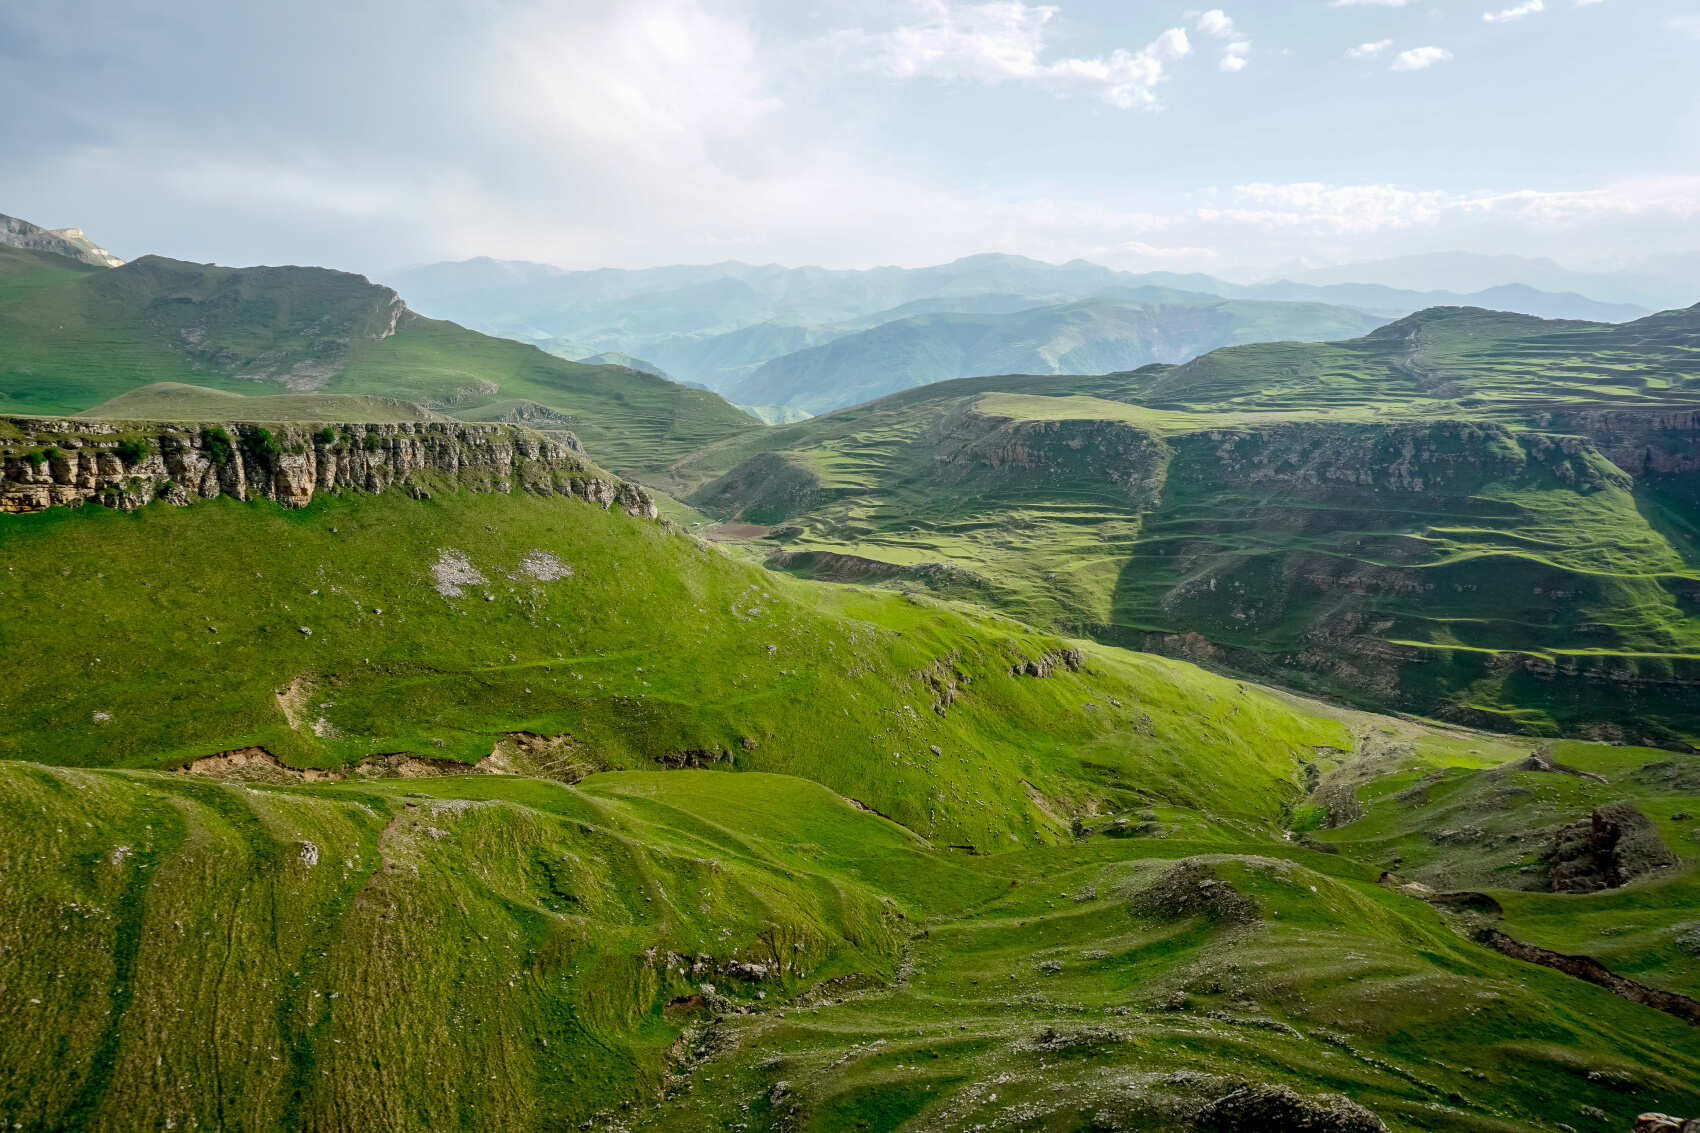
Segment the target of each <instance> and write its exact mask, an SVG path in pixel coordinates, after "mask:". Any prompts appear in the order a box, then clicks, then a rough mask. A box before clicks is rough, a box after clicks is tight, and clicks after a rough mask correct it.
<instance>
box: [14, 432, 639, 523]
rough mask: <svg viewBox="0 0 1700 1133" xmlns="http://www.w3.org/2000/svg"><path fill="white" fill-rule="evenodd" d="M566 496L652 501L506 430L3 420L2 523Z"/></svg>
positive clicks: (537, 436)
mask: <svg viewBox="0 0 1700 1133" xmlns="http://www.w3.org/2000/svg"><path fill="white" fill-rule="evenodd" d="M392 487H400V488H402V489H404V490H406V491H409V492H411V493H412V494H413V495H415V496H429V495H430V494H431V492H432V491H433V490H460V489H465V490H470V491H486V492H511V491H513V490H514V489H515V488H516V487H517V488H520V489H523V490H525V491H527V492H533V493H537V494H540V495H562V496H573V497H577V498H579V499H583V500H588V501H590V502H592V503H596V504H600V505H601V506H602V507H604V508H607V507H612V506H614V505H615V504H618V505H619V506H620V507H622V508H623V509H625V510H626V511H628V512H630V513H631V514H633V515H639V516H644V517H647V518H650V519H654V518H655V517H656V515H657V514H658V513H657V511H656V506H655V501H654V499H653V498H652V497H651V496H650V494H649V493H648V492H646V491H644V489H643V488H641V487H639V486H638V485H636V484H631V483H627V482H625V481H623V480H620V479H618V478H616V477H614V476H613V475H611V474H609V473H607V472H605V471H603V470H602V469H600V468H598V467H597V466H596V465H594V464H592V463H591V462H590V460H589V458H588V457H586V456H585V454H584V450H583V449H582V448H580V447H579V445H578V442H577V440H576V439H575V438H573V437H572V436H571V435H570V434H565V435H561V434H557V435H553V436H544V435H543V434H541V433H537V432H534V431H532V430H530V429H525V428H519V427H516V426H513V425H481V424H465V423H460V422H441V421H429V422H425V421H406V422H400V423H397V424H388V425H369V424H339V425H259V424H243V423H217V424H214V423H196V424H176V423H174V424H160V423H149V424H146V425H137V424H130V423H124V422H93V421H76V420H69V419H64V420H60V419H49V418H35V417H10V418H0V513H4V512H13V513H16V512H31V511H40V510H42V509H43V508H49V507H77V506H80V505H82V504H85V503H95V504H99V505H102V506H105V507H112V508H118V509H120V510H123V511H134V510H135V509H137V508H140V507H142V506H144V505H146V504H148V503H150V502H152V501H153V500H155V499H161V500H165V501H166V502H168V503H172V504H177V505H180V506H181V505H186V504H189V503H191V502H193V501H194V500H196V499H211V498H213V497H216V496H234V497H235V498H237V499H239V500H254V499H265V500H273V501H275V502H277V503H278V504H281V505H282V506H284V507H304V506H306V505H307V504H308V503H309V502H310V501H311V500H312V498H313V496H314V494H315V493H317V492H338V491H345V490H349V491H362V492H382V491H385V490H387V489H389V488H392Z"/></svg>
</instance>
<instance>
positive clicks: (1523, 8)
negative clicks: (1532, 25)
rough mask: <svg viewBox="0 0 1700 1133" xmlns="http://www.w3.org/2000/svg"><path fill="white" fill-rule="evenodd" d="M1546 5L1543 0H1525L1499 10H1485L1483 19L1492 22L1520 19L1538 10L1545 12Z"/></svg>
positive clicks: (1508, 21) (1500, 22)
mask: <svg viewBox="0 0 1700 1133" xmlns="http://www.w3.org/2000/svg"><path fill="white" fill-rule="evenodd" d="M1546 7H1547V6H1546V4H1545V3H1543V0H1525V2H1524V3H1522V4H1518V5H1516V6H1515V7H1511V8H1501V9H1500V10H1499V11H1497V12H1483V13H1482V19H1484V20H1486V21H1487V22H1488V23H1490V24H1506V23H1510V22H1511V21H1512V20H1520V19H1522V18H1523V17H1524V16H1533V15H1535V14H1536V13H1537V12H1544V11H1546Z"/></svg>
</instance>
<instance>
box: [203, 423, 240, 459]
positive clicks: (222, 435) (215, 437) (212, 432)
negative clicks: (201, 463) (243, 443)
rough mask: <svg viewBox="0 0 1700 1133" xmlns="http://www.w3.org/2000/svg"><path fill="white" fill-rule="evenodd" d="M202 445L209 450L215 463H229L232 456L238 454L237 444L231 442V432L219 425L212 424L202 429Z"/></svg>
mask: <svg viewBox="0 0 1700 1133" xmlns="http://www.w3.org/2000/svg"><path fill="white" fill-rule="evenodd" d="M201 447H202V448H204V449H206V450H207V455H208V456H210V457H212V462H213V463H214V464H229V463H230V458H231V457H233V456H235V455H236V446H235V445H233V444H231V443H230V434H229V433H227V432H225V431H224V430H223V429H222V428H220V427H219V426H217V425H210V426H208V427H206V428H204V429H202V430H201Z"/></svg>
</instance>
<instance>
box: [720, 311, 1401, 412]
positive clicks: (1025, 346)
mask: <svg viewBox="0 0 1700 1133" xmlns="http://www.w3.org/2000/svg"><path fill="white" fill-rule="evenodd" d="M1157 295H1158V298H1157V299H1156V300H1155V301H1146V302H1140V301H1136V300H1132V299H1119V300H1118V299H1108V298H1099V299H1087V300H1082V301H1079V302H1074V303H1065V304H1061V305H1057V306H1050V307H1039V308H1034V309H1031V310H1027V311H1018V312H1013V313H1008V314H954V313H943V314H922V315H912V316H910V317H908V318H903V319H897V320H894V321H892V322H888V323H882V324H880V325H879V326H876V327H872V328H870V329H868V330H864V331H857V332H855V333H853V334H847V335H844V336H843V337H840V338H836V339H834V340H832V341H831V342H828V343H825V344H823V345H820V346H814V347H810V348H808V349H805V350H800V351H797V352H795V353H792V354H786V355H783V356H782V357H779V358H775V359H773V360H772V361H769V362H766V363H764V364H763V365H761V366H760V367H758V368H757V369H755V370H754V371H752V372H751V373H750V375H749V376H748V377H747V378H744V379H743V380H742V381H740V382H738V383H737V384H736V385H734V386H732V387H731V388H730V389H727V390H726V391H725V395H726V397H727V398H728V400H730V401H732V402H733V403H734V404H739V405H764V406H767V405H784V406H793V407H796V408H800V409H804V410H807V411H808V412H810V413H824V412H827V411H829V410H832V409H838V408H842V407H843V406H846V405H855V404H857V403H859V402H863V401H867V400H870V399H872V398H875V397H881V396H884V395H885V394H889V393H896V392H898V391H900V390H905V389H911V388H913V387H915V386H920V385H927V384H929V383H932V382H938V381H946V380H949V379H952V378H964V377H974V376H977V375H982V374H1010V373H1022V374H1102V373H1111V372H1116V371H1121V370H1132V369H1136V368H1137V367H1139V366H1143V365H1146V364H1148V363H1151V362H1183V361H1186V360H1188V359H1191V358H1195V357H1197V356H1198V355H1200V354H1203V353H1206V352H1208V351H1210V350H1214V349H1216V348H1217V347H1219V346H1227V345H1232V344H1235V343H1244V342H1264V341H1274V340H1299V341H1325V340H1331V339H1342V338H1351V337H1355V336H1357V335H1360V334H1364V333H1366V332H1368V331H1370V330H1372V329H1374V328H1375V327H1377V326H1379V325H1381V324H1382V323H1384V322H1385V321H1386V320H1385V319H1382V318H1380V317H1378V316H1375V315H1368V314H1365V313H1363V312H1361V311H1353V310H1350V309H1348V308H1344V307H1330V306H1327V305H1325V304H1320V303H1272V302H1259V301H1248V300H1233V299H1219V298H1214V297H1211V296H1201V295H1196V294H1189V293H1186V292H1170V291H1163V290H1158V292H1157Z"/></svg>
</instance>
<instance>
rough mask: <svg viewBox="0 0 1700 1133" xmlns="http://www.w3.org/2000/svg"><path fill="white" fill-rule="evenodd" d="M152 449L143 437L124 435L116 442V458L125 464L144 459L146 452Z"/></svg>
mask: <svg viewBox="0 0 1700 1133" xmlns="http://www.w3.org/2000/svg"><path fill="white" fill-rule="evenodd" d="M152 451H153V449H152V447H151V446H150V445H149V444H148V442H147V439H146V438H145V437H125V438H124V439H123V440H121V441H119V442H118V449H117V452H118V459H119V460H122V461H123V462H124V463H125V464H135V463H136V462H137V461H140V460H143V459H146V457H147V455H148V453H150V452H152Z"/></svg>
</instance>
